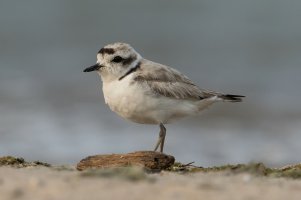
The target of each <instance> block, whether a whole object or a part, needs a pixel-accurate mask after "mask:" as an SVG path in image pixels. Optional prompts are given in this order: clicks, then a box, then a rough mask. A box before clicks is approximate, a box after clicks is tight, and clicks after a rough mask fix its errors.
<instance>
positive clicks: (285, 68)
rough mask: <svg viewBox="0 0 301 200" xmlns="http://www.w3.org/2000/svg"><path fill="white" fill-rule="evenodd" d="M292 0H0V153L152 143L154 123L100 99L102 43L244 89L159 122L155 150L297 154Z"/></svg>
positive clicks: (106, 149) (297, 42) (300, 67)
mask: <svg viewBox="0 0 301 200" xmlns="http://www.w3.org/2000/svg"><path fill="white" fill-rule="evenodd" d="M300 20H301V1H298V0H289V1H280V0H279V1H278V0H266V1H262V0H252V1H241V0H229V1H223V0H216V1H209V0H198V1H197V0H194V1H192V0H187V1H180V0H177V1H167V0H165V1H159V0H156V1H138V0H123V1H117V0H110V1H100V0H98V1H92V0H91V1H79V0H76V1H71V0H64V1H61V0H53V1H40V0H39V1H38V0H35V1H32V0H29V1H1V2H0V27H1V29H0V69H1V71H0V155H14V156H22V157H24V158H25V159H28V160H42V161H46V162H50V163H52V164H63V163H69V164H74V163H76V162H77V161H79V160H80V159H81V158H83V157H85V156H87V155H93V154H98V153H122V152H131V151H135V150H150V149H152V148H153V146H154V144H155V142H156V140H157V137H158V131H159V128H158V127H157V126H153V125H141V124H135V123H132V122H128V121H125V120H123V119H122V118H120V117H119V116H117V115H116V114H115V113H113V112H111V111H110V110H109V108H108V107H107V106H106V105H105V103H104V99H103V95H102V91H101V81H100V78H99V77H98V76H97V74H96V73H94V74H84V73H82V70H83V69H84V68H85V67H87V66H90V65H92V64H94V63H95V61H96V52H97V51H98V50H99V49H100V48H101V47H102V46H104V45H106V44H108V43H111V42H116V41H123V42H127V43H130V44H131V45H132V46H133V47H134V48H135V49H136V50H137V51H138V52H140V53H141V55H142V56H144V57H146V58H148V59H150V60H154V61H156V62H160V63H163V64H166V65H170V66H173V67H174V68H176V69H178V70H180V71H182V72H185V74H186V75H187V76H188V77H190V78H191V79H192V80H193V81H194V82H195V83H196V84H197V85H199V86H201V87H203V88H207V89H212V90H216V91H221V92H225V93H234V94H242V95H246V96H247V98H246V100H245V102H243V103H238V104H231V103H224V104H223V103H221V104H216V105H215V106H213V107H211V108H210V109H208V110H207V111H205V112H204V113H203V114H201V115H200V116H198V117H195V118H187V119H184V120H182V121H179V122H177V123H174V124H170V125H167V131H168V132H167V138H166V146H165V151H166V153H168V154H172V155H174V156H175V157H176V158H177V160H178V161H181V162H184V163H185V162H191V161H195V162H196V163H195V164H197V165H202V166H212V165H219V164H226V163H247V162H252V161H253V162H255V161H256V162H257V161H262V162H264V163H266V164H268V165H270V166H281V165H284V164H289V163H295V162H300V161H301V157H300V154H299V153H300V152H301V102H300V99H301V89H300V86H301V22H300Z"/></svg>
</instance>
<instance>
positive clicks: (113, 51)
mask: <svg viewBox="0 0 301 200" xmlns="http://www.w3.org/2000/svg"><path fill="white" fill-rule="evenodd" d="M98 53H100V54H102V55H103V54H105V53H106V54H114V53H115V50H114V49H112V48H101V49H100V50H99V51H98Z"/></svg>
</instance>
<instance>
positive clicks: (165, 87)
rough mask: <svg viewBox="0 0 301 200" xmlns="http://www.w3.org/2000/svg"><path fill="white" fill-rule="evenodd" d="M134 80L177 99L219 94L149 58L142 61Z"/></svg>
mask: <svg viewBox="0 0 301 200" xmlns="http://www.w3.org/2000/svg"><path fill="white" fill-rule="evenodd" d="M134 81H139V82H144V83H146V84H147V85H148V86H149V87H150V89H151V90H152V91H153V92H154V93H156V94H159V95H162V96H166V97H170V98H175V99H190V100H201V99H205V98H209V97H212V96H216V95H218V93H215V92H211V91H205V90H201V89H200V88H198V87H197V86H196V85H195V84H194V83H193V82H192V81H191V80H189V79H188V78H187V77H186V76H185V75H183V74H181V73H180V72H179V71H177V70H175V69H172V68H170V67H167V66H164V65H161V64H158V63H154V62H151V61H148V60H144V61H143V62H142V63H141V65H140V70H138V71H136V73H135V75H134Z"/></svg>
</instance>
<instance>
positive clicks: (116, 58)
mask: <svg viewBox="0 0 301 200" xmlns="http://www.w3.org/2000/svg"><path fill="white" fill-rule="evenodd" d="M123 60H124V58H122V57H121V56H115V57H114V58H113V60H112V62H115V63H120V62H122V61H123Z"/></svg>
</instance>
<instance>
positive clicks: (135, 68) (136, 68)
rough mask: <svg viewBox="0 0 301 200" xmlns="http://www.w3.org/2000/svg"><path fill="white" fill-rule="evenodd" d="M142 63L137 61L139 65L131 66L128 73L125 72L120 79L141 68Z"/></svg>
mask: <svg viewBox="0 0 301 200" xmlns="http://www.w3.org/2000/svg"><path fill="white" fill-rule="evenodd" d="M140 65H141V63H140V62H139V63H137V65H136V66H135V67H133V68H131V69H130V70H129V71H128V72H127V73H125V74H124V75H123V76H121V77H120V78H119V79H118V80H119V81H121V80H122V79H123V78H125V77H126V76H127V75H130V74H131V73H133V72H135V71H137V70H138V69H139V68H140Z"/></svg>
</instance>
